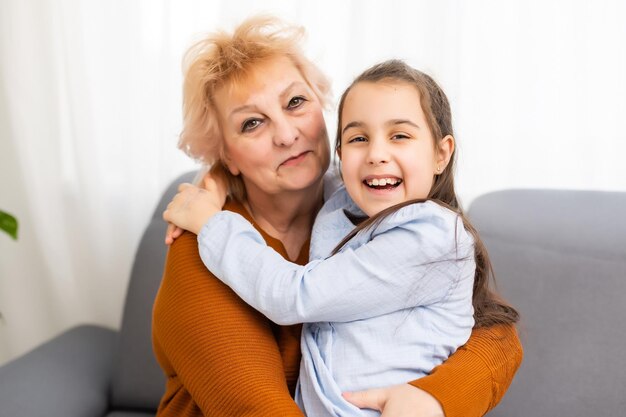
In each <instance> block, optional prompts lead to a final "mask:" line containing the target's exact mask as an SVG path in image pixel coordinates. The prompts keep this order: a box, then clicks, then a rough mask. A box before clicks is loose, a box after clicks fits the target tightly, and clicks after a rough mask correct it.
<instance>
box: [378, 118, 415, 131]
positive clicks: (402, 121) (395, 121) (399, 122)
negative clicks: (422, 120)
mask: <svg viewBox="0 0 626 417" xmlns="http://www.w3.org/2000/svg"><path fill="white" fill-rule="evenodd" d="M404 124H407V125H411V126H413V127H414V128H416V129H419V128H420V127H419V126H418V125H417V124H416V123H414V122H412V121H410V120H409V119H391V120H389V121H388V122H387V123H385V125H387V126H393V125H404Z"/></svg>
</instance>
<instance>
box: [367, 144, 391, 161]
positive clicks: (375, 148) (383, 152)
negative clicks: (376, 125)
mask: <svg viewBox="0 0 626 417" xmlns="http://www.w3.org/2000/svg"><path fill="white" fill-rule="evenodd" d="M389 159H390V157H389V152H388V151H387V147H386V146H385V144H384V143H381V142H380V141H377V140H371V141H370V143H369V146H368V152H367V158H366V162H367V164H369V165H380V164H386V163H387V162H389Z"/></svg>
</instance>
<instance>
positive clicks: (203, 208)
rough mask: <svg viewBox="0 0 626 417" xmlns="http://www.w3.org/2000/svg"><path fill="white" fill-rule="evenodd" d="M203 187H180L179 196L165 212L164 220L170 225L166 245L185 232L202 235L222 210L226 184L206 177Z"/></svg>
mask: <svg viewBox="0 0 626 417" xmlns="http://www.w3.org/2000/svg"><path fill="white" fill-rule="evenodd" d="M203 185H204V188H199V187H196V186H194V185H191V184H181V185H180V186H179V187H178V194H176V195H175V196H174V198H173V199H172V201H171V202H170V203H169V204H168V205H167V209H166V210H165V211H164V212H163V220H165V221H167V222H169V223H170V224H169V225H168V228H167V233H166V236H165V243H166V244H168V245H169V244H171V243H172V242H173V241H174V239H176V238H177V237H179V236H180V235H181V234H182V232H183V230H189V231H190V232H193V233H195V234H198V233H200V230H201V229H202V226H204V224H205V223H206V222H207V221H208V220H209V219H210V218H211V217H212V216H213V215H214V214H215V213H217V212H218V211H221V210H222V207H223V206H224V203H225V202H226V195H227V193H226V186H225V184H224V183H223V182H221V181H219V182H218V181H216V180H214V179H213V178H211V177H210V176H206V177H204V179H203Z"/></svg>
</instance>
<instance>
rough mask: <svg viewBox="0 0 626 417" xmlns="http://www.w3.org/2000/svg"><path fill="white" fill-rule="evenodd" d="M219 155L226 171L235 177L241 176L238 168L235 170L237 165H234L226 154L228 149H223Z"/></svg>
mask: <svg viewBox="0 0 626 417" xmlns="http://www.w3.org/2000/svg"><path fill="white" fill-rule="evenodd" d="M220 153H221V160H222V164H224V166H225V167H226V168H228V171H229V172H230V173H231V174H232V175H233V176H235V177H236V176H237V175H239V174H241V171H239V168H237V164H235V163H234V162H233V160H232V158H231V157H230V154H229V153H228V149H226V148H225V147H224V149H222V151H221V152H220Z"/></svg>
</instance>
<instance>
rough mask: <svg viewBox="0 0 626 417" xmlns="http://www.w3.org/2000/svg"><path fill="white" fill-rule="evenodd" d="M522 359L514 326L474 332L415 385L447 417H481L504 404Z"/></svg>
mask: <svg viewBox="0 0 626 417" xmlns="http://www.w3.org/2000/svg"><path fill="white" fill-rule="evenodd" d="M522 357H523V351H522V345H521V343H520V340H519V338H518V336H517V331H516V329H515V327H514V326H505V325H499V326H493V327H490V328H481V329H474V331H473V332H472V335H471V337H470V339H469V340H468V342H467V343H466V344H465V345H464V346H462V347H460V348H459V349H458V350H457V351H456V352H455V353H454V354H453V355H452V356H450V357H449V358H448V360H446V361H445V362H444V363H443V364H441V365H439V366H438V367H436V368H434V369H433V371H432V373H431V374H430V375H429V376H427V377H424V378H421V379H418V380H416V381H413V382H411V385H413V386H415V387H417V388H420V389H422V390H424V391H426V392H428V393H430V394H431V395H432V396H433V397H435V398H436V399H437V400H438V401H439V403H440V404H441V405H442V407H443V410H444V413H445V415H446V417H480V416H483V415H484V414H486V413H487V412H488V411H489V410H491V409H492V408H493V407H495V406H496V405H497V404H498V403H499V402H500V400H501V399H502V397H503V396H504V394H505V392H506V390H507V389H508V387H509V385H510V384H511V381H512V380H513V376H515V372H516V371H517V369H518V368H519V366H520V364H521V363H522Z"/></svg>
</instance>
